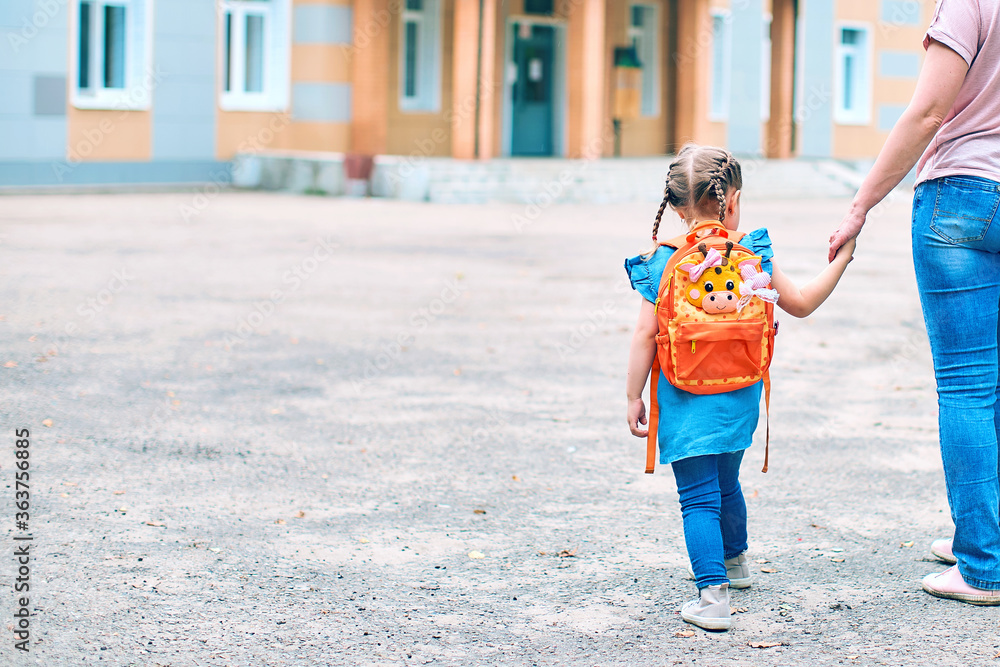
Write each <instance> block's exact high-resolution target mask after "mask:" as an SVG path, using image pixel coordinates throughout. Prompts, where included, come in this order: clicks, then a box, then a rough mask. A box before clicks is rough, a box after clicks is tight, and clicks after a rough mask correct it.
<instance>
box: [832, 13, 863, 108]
mask: <svg viewBox="0 0 1000 667" xmlns="http://www.w3.org/2000/svg"><path fill="white" fill-rule="evenodd" d="M870 44H871V40H870V31H869V29H868V28H867V27H864V26H842V27H839V28H838V29H837V46H836V48H837V56H836V79H835V88H834V95H835V97H836V100H835V101H836V103H835V105H834V113H833V117H834V120H835V121H836V122H838V123H841V124H844V125H867V124H868V123H870V122H871V85H872V74H871V69H872V66H871V56H870Z"/></svg>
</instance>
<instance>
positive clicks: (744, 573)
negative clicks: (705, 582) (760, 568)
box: [687, 551, 753, 589]
mask: <svg viewBox="0 0 1000 667" xmlns="http://www.w3.org/2000/svg"><path fill="white" fill-rule="evenodd" d="M725 563H726V578H727V579H729V587H730V588H733V589H738V588H750V586H751V585H752V584H753V575H752V574H751V573H750V561H748V560H747V553H746V552H745V551H744V552H743V553H741V554H740V555H739V556H734V557H732V558H727V559H726V560H725ZM687 569H688V574H690V575H691V578H692V579H696V578H697V577H695V576H694V570H692V569H691V564H690V563H688V567H687Z"/></svg>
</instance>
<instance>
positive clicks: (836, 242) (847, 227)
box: [827, 211, 865, 262]
mask: <svg viewBox="0 0 1000 667" xmlns="http://www.w3.org/2000/svg"><path fill="white" fill-rule="evenodd" d="M864 224H865V216H864V214H862V213H855V212H853V211H851V212H850V213H848V214H847V215H846V216H844V219H843V220H842V221H841V223H840V227H837V231H835V232H834V233H833V234H831V235H830V251H829V253H828V255H827V259H828V261H830V262H832V261H833V260H834V258H835V257H836V256H837V250H838V249H840V247H841V246H847V244H848V243H850V245H849V246H847V247H846V248H845V250H846V252H847V254H848V255H849V256H850V255H853V254H854V247H855V238H856V237H857V235H858V233H859V232H860V231H861V227H862V226H863V225H864Z"/></svg>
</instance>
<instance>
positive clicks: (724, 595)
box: [681, 584, 733, 630]
mask: <svg viewBox="0 0 1000 667" xmlns="http://www.w3.org/2000/svg"><path fill="white" fill-rule="evenodd" d="M698 593H699V596H698V597H697V598H695V599H694V600H691V601H690V602H688V603H686V604H685V605H684V606H683V607H681V618H683V619H684V620H685V621H687V622H688V623H691V624H692V625H697V626H698V627H699V628H704V629H705V630H728V629H729V628H731V627H732V626H733V621H732V619H731V618H730V609H729V585H728V584H722V585H721V586H705V588H702V589H701V590H700V591H698Z"/></svg>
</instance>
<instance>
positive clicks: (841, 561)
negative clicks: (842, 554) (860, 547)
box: [830, 558, 844, 563]
mask: <svg viewBox="0 0 1000 667" xmlns="http://www.w3.org/2000/svg"><path fill="white" fill-rule="evenodd" d="M830 560H832V561H833V562H834V563H843V562H844V559H843V558H831V559H830Z"/></svg>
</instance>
